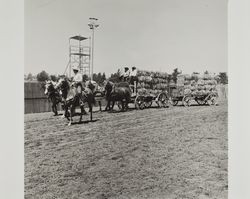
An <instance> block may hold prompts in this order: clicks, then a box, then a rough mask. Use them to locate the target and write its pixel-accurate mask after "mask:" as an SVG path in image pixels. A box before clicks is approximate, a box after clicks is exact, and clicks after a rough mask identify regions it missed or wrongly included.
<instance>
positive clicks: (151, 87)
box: [137, 70, 168, 95]
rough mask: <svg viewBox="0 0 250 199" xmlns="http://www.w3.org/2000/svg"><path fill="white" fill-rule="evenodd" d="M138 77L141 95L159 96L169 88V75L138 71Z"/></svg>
mask: <svg viewBox="0 0 250 199" xmlns="http://www.w3.org/2000/svg"><path fill="white" fill-rule="evenodd" d="M137 76H138V80H139V82H138V85H137V88H138V93H139V94H140V95H150V94H152V95H157V94H159V93H160V92H162V91H165V90H167V88H168V80H167V78H168V74H167V73H163V72H152V71H145V70H138V71H137Z"/></svg>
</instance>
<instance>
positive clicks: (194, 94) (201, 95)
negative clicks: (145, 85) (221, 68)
mask: <svg viewBox="0 0 250 199" xmlns="http://www.w3.org/2000/svg"><path fill="white" fill-rule="evenodd" d="M217 99H218V93H217V91H216V89H214V88H213V89H210V90H206V91H204V90H194V91H192V90H190V89H185V88H184V86H180V87H178V86H175V87H172V89H171V92H170V102H171V104H172V105H173V106H176V105H177V104H178V103H179V102H182V104H183V105H184V106H190V105H191V102H192V101H195V102H197V104H198V105H205V104H208V105H210V106H211V105H217Z"/></svg>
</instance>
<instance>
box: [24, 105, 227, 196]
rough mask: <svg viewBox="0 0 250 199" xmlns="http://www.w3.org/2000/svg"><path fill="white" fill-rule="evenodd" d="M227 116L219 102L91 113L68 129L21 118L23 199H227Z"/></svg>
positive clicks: (47, 116) (49, 119)
mask: <svg viewBox="0 0 250 199" xmlns="http://www.w3.org/2000/svg"><path fill="white" fill-rule="evenodd" d="M227 113H228V111H227V103H226V102H224V103H221V104H220V105H219V106H211V107H210V106H192V107H188V108H185V107H183V106H177V107H170V108H167V109H164V108H150V109H145V110H142V111H136V110H129V111H128V112H123V113H119V112H115V113H107V112H97V113H94V119H95V120H96V121H95V122H91V123H90V122H84V123H82V124H74V125H72V126H70V127H68V126H67V120H66V119H62V118H61V117H60V116H57V117H54V116H52V113H41V114H27V115H25V198H26V199H31V198H32V199H40V198H44V199H52V198H58V199H69V198H73V199H78V198H99V199H104V198H122V199H123V198H124V199H125V198H167V199H174V198H175V199H181V198H183V199H184V198H190V199H191V198H195V199H196V198H198V199H206V198H216V199H224V198H227V194H228V179H227V172H228V170H227V162H228V153H227V151H228V145H227V143H228V136H227ZM88 119H89V116H84V117H83V120H85V121H86V120H88ZM76 120H78V118H75V121H76Z"/></svg>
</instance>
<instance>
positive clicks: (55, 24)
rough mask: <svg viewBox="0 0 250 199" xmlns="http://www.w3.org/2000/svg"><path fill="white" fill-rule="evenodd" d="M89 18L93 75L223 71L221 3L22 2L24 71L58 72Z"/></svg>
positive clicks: (223, 14) (145, 0)
mask: <svg viewBox="0 0 250 199" xmlns="http://www.w3.org/2000/svg"><path fill="white" fill-rule="evenodd" d="M89 17H96V18H98V19H99V24H100V26H99V28H98V29H97V30H96V32H95V49H94V50H95V52H94V72H106V73H107V74H110V73H111V72H116V71H117V69H118V68H119V67H123V66H137V67H138V68H140V69H147V70H154V71H165V72H169V73H170V72H172V70H173V69H174V68H176V67H178V68H179V69H181V70H182V71H183V72H184V73H191V72H194V71H197V72H204V71H205V70H208V71H211V72H216V73H217V72H222V71H227V0H25V73H28V72H31V73H33V74H37V73H38V72H40V71H42V70H45V71H47V72H48V73H50V74H62V73H63V72H64V69H65V67H66V65H67V63H68V57H69V55H68V38H69V37H71V36H74V35H79V34H81V35H83V36H87V37H88V36H90V35H91V32H90V30H89V28H88V25H87V24H88V21H89V20H88V19H89Z"/></svg>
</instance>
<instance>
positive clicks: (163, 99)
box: [157, 93, 169, 108]
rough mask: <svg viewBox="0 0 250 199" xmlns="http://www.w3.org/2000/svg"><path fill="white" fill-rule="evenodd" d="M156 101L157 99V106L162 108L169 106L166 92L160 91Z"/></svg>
mask: <svg viewBox="0 0 250 199" xmlns="http://www.w3.org/2000/svg"><path fill="white" fill-rule="evenodd" d="M157 99H158V100H157V101H158V103H157V104H158V106H159V107H164V108H166V107H168V106H169V103H168V102H169V98H168V96H167V94H166V93H160V94H159V95H158V97H157Z"/></svg>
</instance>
